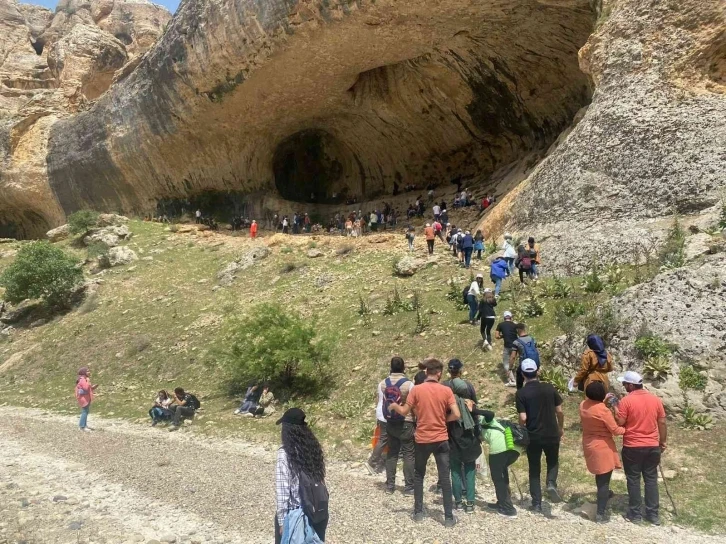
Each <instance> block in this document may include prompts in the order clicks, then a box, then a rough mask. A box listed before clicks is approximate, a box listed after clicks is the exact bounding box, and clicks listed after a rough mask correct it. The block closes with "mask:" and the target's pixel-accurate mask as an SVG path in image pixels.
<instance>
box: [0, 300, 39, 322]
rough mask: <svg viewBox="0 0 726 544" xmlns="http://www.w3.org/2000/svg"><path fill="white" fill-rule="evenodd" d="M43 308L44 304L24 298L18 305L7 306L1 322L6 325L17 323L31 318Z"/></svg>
mask: <svg viewBox="0 0 726 544" xmlns="http://www.w3.org/2000/svg"><path fill="white" fill-rule="evenodd" d="M42 310H43V304H42V303H41V302H38V301H31V300H24V301H22V302H20V303H19V304H18V305H17V306H6V307H5V311H4V312H3V313H2V314H0V323H4V324H5V325H16V324H18V323H21V322H23V321H27V320H30V319H31V318H32V317H33V315H37V313H39V312H41V311H42Z"/></svg>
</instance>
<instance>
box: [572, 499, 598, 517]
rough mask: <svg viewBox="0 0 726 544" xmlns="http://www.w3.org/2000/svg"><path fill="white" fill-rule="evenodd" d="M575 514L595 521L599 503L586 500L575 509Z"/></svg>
mask: <svg viewBox="0 0 726 544" xmlns="http://www.w3.org/2000/svg"><path fill="white" fill-rule="evenodd" d="M573 513H574V514H575V515H578V516H582V517H583V518H585V519H589V520H590V521H595V516H596V515H597V504H595V503H592V502H586V503H584V504H582V505H580V506H578V507H577V508H575V510H574V511H573Z"/></svg>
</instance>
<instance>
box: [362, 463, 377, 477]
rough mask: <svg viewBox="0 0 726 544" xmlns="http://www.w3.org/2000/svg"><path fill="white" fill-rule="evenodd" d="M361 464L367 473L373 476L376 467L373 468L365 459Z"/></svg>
mask: <svg viewBox="0 0 726 544" xmlns="http://www.w3.org/2000/svg"><path fill="white" fill-rule="evenodd" d="M363 466H365V467H366V470H368V473H369V474H370V475H371V476H375V475H376V469H375V468H373V465H371V464H370V462H368V461H366V462H365V463H364V465H363Z"/></svg>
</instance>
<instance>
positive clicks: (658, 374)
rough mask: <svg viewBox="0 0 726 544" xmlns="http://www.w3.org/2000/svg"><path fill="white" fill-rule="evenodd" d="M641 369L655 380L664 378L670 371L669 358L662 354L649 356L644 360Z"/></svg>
mask: <svg viewBox="0 0 726 544" xmlns="http://www.w3.org/2000/svg"><path fill="white" fill-rule="evenodd" d="M643 371H644V372H645V374H646V375H648V376H651V377H652V378H654V379H656V380H660V379H661V378H662V379H665V378H667V377H668V374H670V373H671V362H670V359H668V357H663V356H657V357H650V358H649V359H647V360H646V361H645V364H644V365H643Z"/></svg>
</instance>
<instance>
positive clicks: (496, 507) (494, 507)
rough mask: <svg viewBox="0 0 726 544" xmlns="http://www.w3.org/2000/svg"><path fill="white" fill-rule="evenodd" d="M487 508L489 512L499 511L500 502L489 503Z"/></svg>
mask: <svg viewBox="0 0 726 544" xmlns="http://www.w3.org/2000/svg"><path fill="white" fill-rule="evenodd" d="M487 508H488V509H489V510H495V511H496V510H499V503H498V502H488V503H487Z"/></svg>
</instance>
